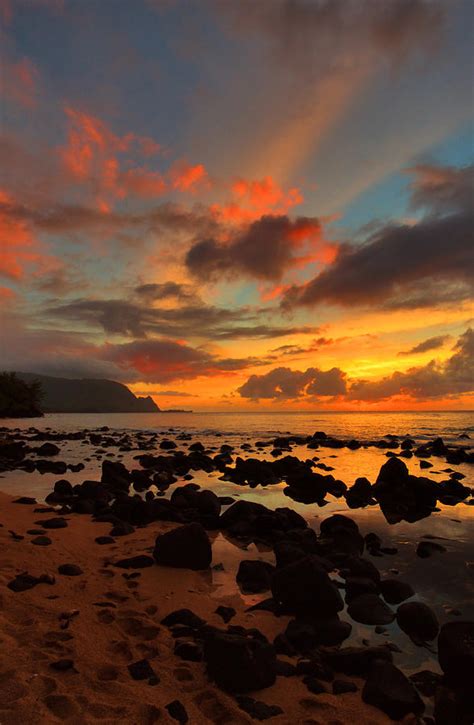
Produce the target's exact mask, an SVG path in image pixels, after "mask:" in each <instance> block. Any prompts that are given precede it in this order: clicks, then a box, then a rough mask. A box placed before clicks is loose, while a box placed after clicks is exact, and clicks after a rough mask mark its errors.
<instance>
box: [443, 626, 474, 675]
mask: <svg viewBox="0 0 474 725" xmlns="http://www.w3.org/2000/svg"><path fill="white" fill-rule="evenodd" d="M438 658H439V664H440V666H441V669H442V670H443V672H444V674H445V675H446V677H447V678H448V679H449V680H450V681H452V682H454V683H459V684H461V685H465V686H466V687H469V686H470V685H471V684H472V673H473V672H474V621H462V622H448V623H447V624H443V626H442V627H441V631H440V633H439V637H438Z"/></svg>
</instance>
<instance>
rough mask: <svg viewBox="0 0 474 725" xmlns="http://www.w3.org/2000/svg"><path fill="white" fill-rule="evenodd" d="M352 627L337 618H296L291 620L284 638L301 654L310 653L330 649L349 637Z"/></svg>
mask: <svg viewBox="0 0 474 725" xmlns="http://www.w3.org/2000/svg"><path fill="white" fill-rule="evenodd" d="M351 630H352V625H351V624H349V622H343V621H341V620H340V619H338V618H337V617H335V618H333V619H313V618H298V619H291V620H290V621H289V622H288V626H287V628H286V631H285V637H286V639H287V640H288V641H289V642H290V644H291V646H292V647H293V648H294V649H295V650H296V651H297V652H300V653H301V654H307V653H308V652H311V651H312V650H313V649H314V648H315V647H319V646H320V645H325V646H328V647H332V646H334V645H339V644H341V643H342V642H343V641H344V640H345V639H347V637H349V635H350V633H351Z"/></svg>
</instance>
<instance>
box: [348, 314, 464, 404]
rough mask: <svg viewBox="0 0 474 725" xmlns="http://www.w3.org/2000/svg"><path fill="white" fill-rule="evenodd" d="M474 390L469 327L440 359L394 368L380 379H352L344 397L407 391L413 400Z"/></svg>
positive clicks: (384, 395)
mask: <svg viewBox="0 0 474 725" xmlns="http://www.w3.org/2000/svg"><path fill="white" fill-rule="evenodd" d="M473 390H474V331H473V330H472V329H471V328H469V329H468V330H466V332H465V333H464V334H463V335H461V337H460V338H459V340H458V341H457V343H456V345H455V347H454V354H453V355H452V356H451V357H450V358H449V359H448V360H447V361H446V362H444V363H440V362H436V361H435V360H432V361H431V362H429V363H428V364H427V365H423V366H421V367H414V368H410V369H409V370H408V371H407V372H398V371H396V372H394V373H393V374H392V375H389V376H387V377H385V378H382V379H381V380H375V381H366V380H359V381H356V382H354V383H352V385H351V387H350V390H349V394H348V399H349V400H362V401H376V400H386V399H388V398H391V397H392V396H394V395H407V396H410V397H411V398H415V399H417V400H426V399H433V398H449V397H457V396H459V395H462V394H463V393H469V392H472V391H473Z"/></svg>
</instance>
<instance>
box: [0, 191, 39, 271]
mask: <svg viewBox="0 0 474 725" xmlns="http://www.w3.org/2000/svg"><path fill="white" fill-rule="evenodd" d="M12 204H13V199H12V197H11V196H10V195H9V194H8V193H7V192H6V191H4V190H2V189H0V251H1V254H0V275H3V276H4V277H7V278H9V279H12V280H19V279H21V278H22V277H23V274H24V265H25V264H26V263H27V262H31V261H34V260H35V259H36V254H35V252H34V249H35V245H36V241H35V239H34V238H33V236H32V235H31V232H30V230H29V228H28V226H27V224H26V222H24V221H22V220H19V219H16V218H15V217H14V216H12V215H10V214H9V213H8V207H9V206H10V205H12Z"/></svg>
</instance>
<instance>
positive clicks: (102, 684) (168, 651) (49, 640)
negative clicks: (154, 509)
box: [0, 493, 413, 725]
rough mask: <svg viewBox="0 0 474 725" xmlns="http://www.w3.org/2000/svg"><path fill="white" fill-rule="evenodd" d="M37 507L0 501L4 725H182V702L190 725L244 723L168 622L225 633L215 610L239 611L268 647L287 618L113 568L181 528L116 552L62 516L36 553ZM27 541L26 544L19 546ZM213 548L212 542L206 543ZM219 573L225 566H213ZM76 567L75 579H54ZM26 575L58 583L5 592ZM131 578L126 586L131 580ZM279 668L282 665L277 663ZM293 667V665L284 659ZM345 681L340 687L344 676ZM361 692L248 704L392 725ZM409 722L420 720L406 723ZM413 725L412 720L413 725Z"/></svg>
mask: <svg viewBox="0 0 474 725" xmlns="http://www.w3.org/2000/svg"><path fill="white" fill-rule="evenodd" d="M35 508H38V506H35V505H22V504H17V503H13V498H12V497H10V496H8V495H6V494H3V493H0V511H1V514H0V523H1V524H2V527H1V528H0V547H1V548H0V552H1V553H0V561H1V564H0V572H1V573H0V639H1V647H0V673H1V674H0V722H1V723H2V725H10V724H11V725H17V723H19V722H23V723H32V724H33V723H34V724H35V725H36V724H39V723H49V722H63V721H67V722H70V723H89V722H90V723H95V722H101V723H104V725H106V724H109V723H110V725H112V723H114V724H115V723H154V722H163V723H176V722H177V720H176V719H173V718H172V717H171V716H170V714H169V713H168V711H167V710H166V705H168V704H169V703H171V702H173V701H174V700H176V699H178V700H180V701H181V703H182V704H183V705H184V707H185V709H186V712H187V715H188V717H189V722H190V723H249V722H254V720H252V718H251V717H250V716H249V715H248V714H246V713H245V712H243V711H242V710H241V709H239V707H238V706H237V704H236V701H235V699H234V698H233V697H232V696H231V695H228V694H226V693H225V692H223V691H222V690H219V689H218V688H217V687H215V686H214V685H213V684H212V683H210V682H209V680H208V678H207V676H206V674H205V665H204V664H203V663H202V662H188V661H184V660H181V659H179V658H178V657H176V656H175V655H174V654H173V649H174V643H175V640H174V639H173V637H172V636H171V633H170V631H169V630H168V628H167V627H165V626H163V625H162V624H161V620H162V619H163V618H164V617H165V616H166V615H167V614H169V613H170V612H172V611H174V610H176V609H180V608H182V607H187V608H189V609H191V610H192V611H193V612H195V613H196V614H197V615H199V616H200V617H202V618H203V619H205V620H206V621H207V622H209V623H210V624H213V625H215V626H217V627H222V626H224V625H223V622H222V619H221V618H220V617H219V616H218V615H217V614H216V613H215V610H216V608H217V606H218V605H219V604H223V605H225V606H231V607H234V608H235V609H236V611H237V613H236V615H235V617H234V618H233V620H232V624H239V625H243V626H244V627H257V628H258V629H260V630H261V631H262V632H263V633H264V634H265V635H266V636H267V637H268V638H269V639H270V640H271V639H273V638H274V637H275V635H276V634H278V633H279V632H281V631H282V630H283V629H284V628H285V626H286V624H287V622H288V621H289V619H290V618H289V617H279V618H276V617H274V616H273V615H272V614H271V613H268V612H245V608H244V607H243V606H242V604H243V602H242V599H241V597H240V596H238V595H237V594H236V595H235V596H232V595H230V594H227V595H225V596H224V597H222V598H221V599H219V598H216V594H215V590H216V587H215V584H214V583H213V572H212V570H211V571H204V572H198V571H191V570H189V569H174V568H168V567H162V566H158V565H155V566H153V567H150V568H145V569H141V570H132V571H138V573H139V574H140V576H138V577H136V578H127V577H128V576H129V574H130V573H131V571H124V570H123V569H119V568H117V567H114V565H113V562H114V561H117V560H119V559H122V558H124V557H130V556H134V555H138V554H149V552H150V548H152V547H153V544H154V541H155V537H156V536H157V534H159V533H162V532H163V531H168V530H170V529H173V528H174V527H175V524H171V523H165V522H157V523H153V524H150V525H149V526H147V527H146V528H143V529H137V530H136V531H135V532H134V533H132V534H130V535H129V536H125V537H120V538H117V539H116V543H115V544H112V545H105V546H101V545H98V544H97V543H95V538H96V537H98V536H106V535H107V534H108V533H109V531H110V524H108V523H96V522H93V521H92V520H91V518H90V517H89V516H80V515H77V514H70V515H67V516H66V519H67V528H63V529H58V530H48V531H46V530H45V533H46V535H47V536H48V537H49V538H51V540H52V542H53V543H52V544H51V545H50V546H45V547H43V546H37V545H33V544H32V543H31V540H32V539H34V538H35V535H34V534H28V533H27V532H28V530H38V529H41V526H40V524H38V522H39V521H41V520H42V519H47V518H51V516H52V514H51V513H48V514H40V513H35V512H34V509H35ZM9 531H13V532H14V533H15V534H16V535H17V536H23V537H24V538H23V539H21V540H18V539H17V536H15V537H14V536H13V535H12V534H11V533H9ZM211 539H212V534H211ZM214 563H218V562H214ZM63 564H74V565H77V566H79V567H80V569H81V570H82V571H83V573H82V574H80V575H79V576H65V575H61V574H59V573H58V567H59V566H61V565H63ZM25 571H27V572H28V573H29V574H31V575H34V576H37V577H39V576H41V575H42V574H49V575H51V576H53V577H54V578H55V583H54V584H47V583H43V584H38V585H37V586H35V587H34V588H32V589H29V590H27V591H23V592H14V591H11V590H10V589H9V588H8V587H7V584H8V582H10V581H11V580H13V579H14V577H15V576H16V575H18V574H21V573H22V572H25ZM124 575H126V576H124ZM65 659H66V660H68V659H69V660H72V662H73V668H72V669H68V670H66V671H57V670H55V669H53V668H52V666H51V665H52V664H53V663H55V662H58V661H60V660H65ZM142 659H147V660H149V662H150V664H151V666H152V668H153V670H154V671H155V673H156V674H157V675H158V677H159V680H160V681H159V683H158V684H156V685H150V684H148V682H147V681H136V680H133V679H132V677H131V676H130V673H129V670H128V667H127V666H128V665H129V664H131V663H134V662H136V661H139V660H142ZM281 659H283V660H284V659H285V657H284V656H281ZM288 661H289V660H288ZM342 679H344V676H342ZM347 679H350V680H351V681H353V682H355V683H356V684H357V686H358V687H359V692H357V693H346V694H343V695H338V696H335V695H332V694H329V693H328V694H319V695H312V694H311V693H310V692H308V689H307V687H306V686H305V685H304V684H303V682H302V681H301V678H299V677H278V678H277V682H276V684H275V685H273V686H272V687H269V688H266V689H265V690H263V691H261V692H256V693H252V696H253V697H255V698H256V699H258V700H262V701H264V702H265V703H267V704H270V705H279V706H280V707H281V708H282V710H283V713H282V714H280V715H277V716H275V717H274V718H272V720H271V722H275V723H277V722H278V723H280V722H281V723H323V722H324V723H334V724H335V723H348V722H352V723H362V722H363V723H368V724H370V723H374V724H375V723H385V722H390V719H389V718H388V717H387V716H386V715H384V714H383V713H382V712H381V711H380V710H378V709H376V708H375V707H372V706H370V705H367V704H365V703H363V702H362V700H361V697H360V687H361V685H362V684H363V683H362V680H360V679H358V678H356V677H351V678H347ZM411 720H413V718H411ZM408 721H410V718H408Z"/></svg>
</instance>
